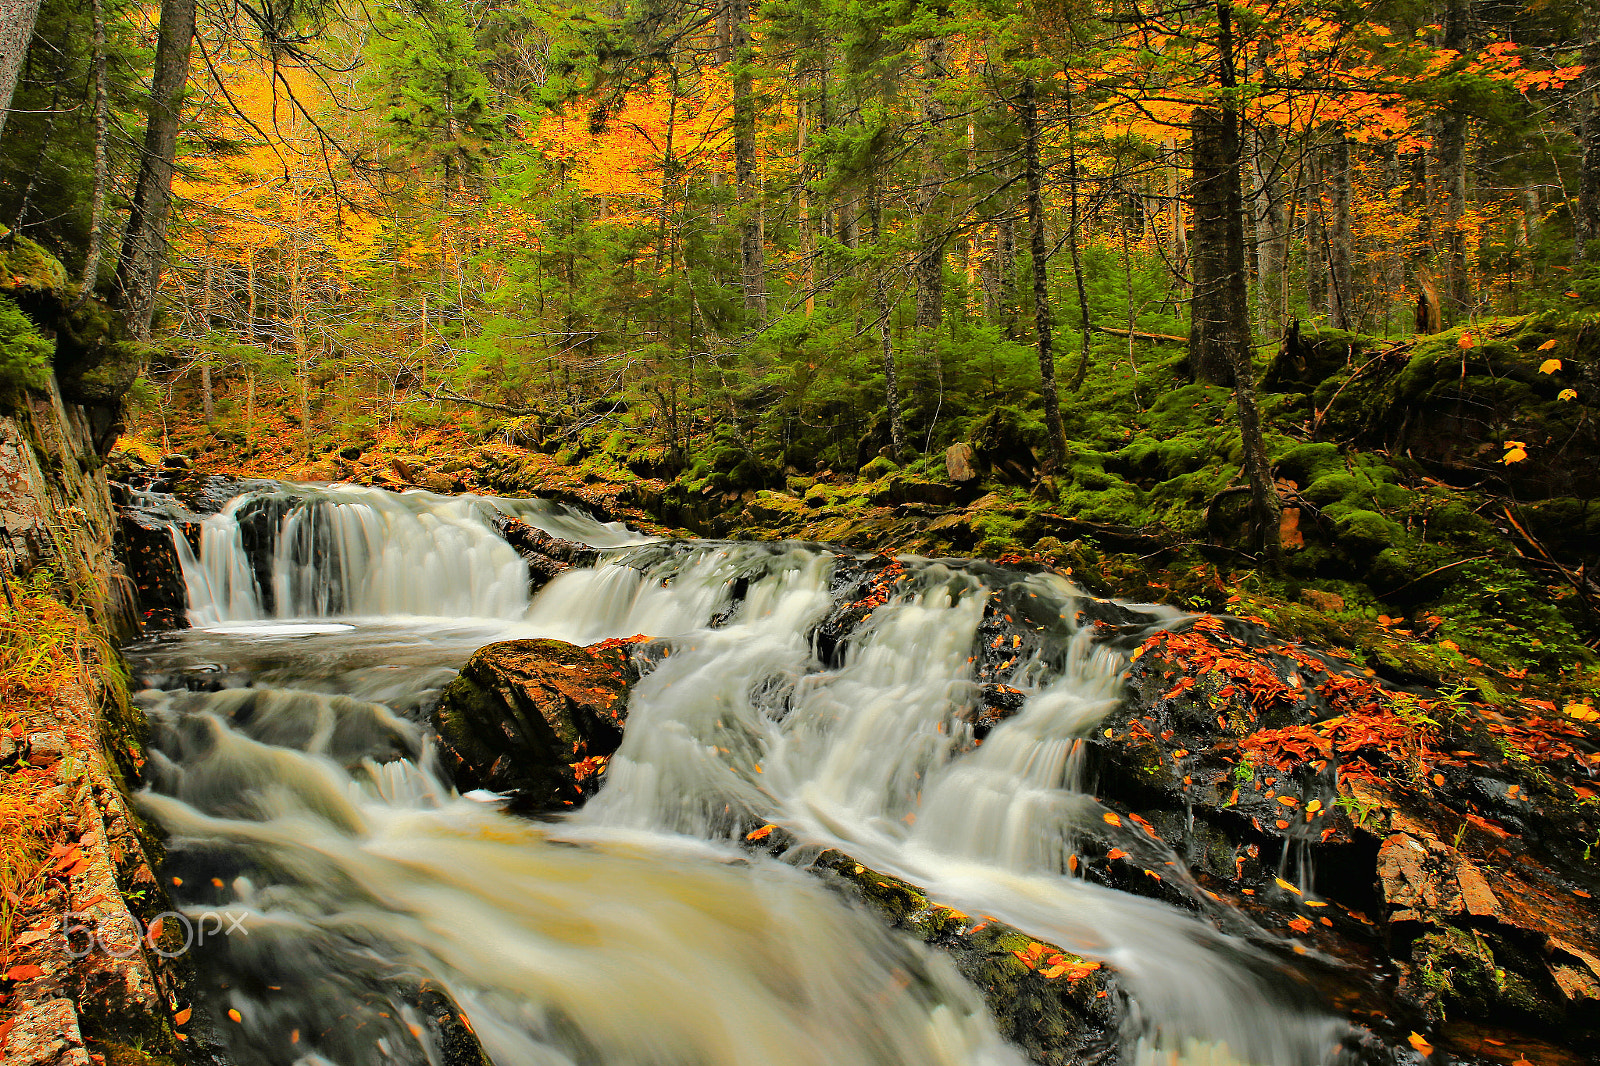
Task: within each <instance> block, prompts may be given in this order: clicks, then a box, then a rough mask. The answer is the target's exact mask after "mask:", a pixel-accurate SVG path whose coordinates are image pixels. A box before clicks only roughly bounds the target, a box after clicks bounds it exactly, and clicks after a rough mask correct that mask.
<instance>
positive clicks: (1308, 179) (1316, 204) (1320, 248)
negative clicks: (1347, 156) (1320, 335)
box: [1302, 144, 1328, 316]
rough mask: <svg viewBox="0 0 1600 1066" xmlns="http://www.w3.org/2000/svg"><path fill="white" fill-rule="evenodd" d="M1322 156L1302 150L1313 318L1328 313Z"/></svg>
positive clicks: (1308, 307)
mask: <svg viewBox="0 0 1600 1066" xmlns="http://www.w3.org/2000/svg"><path fill="white" fill-rule="evenodd" d="M1322 154H1323V150H1322V147H1321V146H1320V145H1315V144H1314V145H1312V146H1311V147H1309V148H1307V149H1306V154H1305V162H1304V164H1302V166H1303V172H1304V174H1305V187H1306V240H1305V260H1306V312H1307V313H1308V314H1310V315H1313V316H1314V315H1320V314H1325V313H1327V310H1328V227H1327V220H1326V216H1325V214H1324V211H1325V209H1326V206H1327V204H1326V201H1325V199H1324V198H1325V196H1326V190H1325V189H1324V188H1323V165H1322Z"/></svg>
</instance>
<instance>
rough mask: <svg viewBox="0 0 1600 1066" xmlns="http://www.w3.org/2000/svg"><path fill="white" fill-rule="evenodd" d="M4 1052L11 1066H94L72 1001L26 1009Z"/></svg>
mask: <svg viewBox="0 0 1600 1066" xmlns="http://www.w3.org/2000/svg"><path fill="white" fill-rule="evenodd" d="M0 1051H3V1052H4V1054H0V1061H3V1062H5V1063H7V1064H8V1066H90V1061H89V1053H88V1051H86V1050H85V1049H84V1046H83V1033H82V1031H81V1030H80V1029H79V1027H78V1011H77V1008H75V1007H74V1006H73V1005H72V1001H71V1000H70V999H49V1000H45V1001H44V1002H43V1003H38V1004H35V1005H34V1006H32V1007H28V1008H26V1009H24V1010H23V1011H22V1012H21V1013H20V1014H18V1015H17V1016H16V1017H15V1018H14V1019H12V1022H11V1025H10V1028H9V1031H8V1032H7V1033H6V1035H5V1040H4V1041H3V1043H0Z"/></svg>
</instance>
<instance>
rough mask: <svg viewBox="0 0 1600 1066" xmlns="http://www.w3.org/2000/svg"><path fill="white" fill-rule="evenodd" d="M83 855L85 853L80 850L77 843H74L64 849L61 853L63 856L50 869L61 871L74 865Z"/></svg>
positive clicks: (56, 871)
mask: <svg viewBox="0 0 1600 1066" xmlns="http://www.w3.org/2000/svg"><path fill="white" fill-rule="evenodd" d="M58 846H59V845H58ZM82 857H83V853H82V852H80V851H79V850H78V847H77V845H76V844H74V845H72V846H71V847H69V848H67V849H66V850H65V851H63V852H62V853H61V857H60V858H59V859H58V860H57V861H56V864H55V865H54V866H52V867H51V868H50V869H51V870H53V871H54V872H55V873H61V872H62V871H63V870H65V869H66V868H67V867H69V866H72V865H74V864H75V863H77V862H78V861H79V860H80V859H81V858H82Z"/></svg>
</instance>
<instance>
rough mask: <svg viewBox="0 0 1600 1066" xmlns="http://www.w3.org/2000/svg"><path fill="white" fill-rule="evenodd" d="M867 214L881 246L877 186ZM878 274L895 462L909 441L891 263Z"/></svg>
mask: <svg viewBox="0 0 1600 1066" xmlns="http://www.w3.org/2000/svg"><path fill="white" fill-rule="evenodd" d="M867 216H868V224H869V225H870V226H871V227H872V243H873V245H874V246H878V245H880V244H881V242H882V241H883V217H882V216H883V208H882V205H881V204H880V203H879V202H878V190H877V189H876V188H872V189H869V190H868V191H867ZM875 270H876V272H877V276H876V277H875V278H874V279H873V296H874V297H875V305H876V306H875V308H874V310H875V311H876V312H877V316H878V343H879V345H880V347H881V348H882V350H883V390H884V400H885V406H886V407H887V408H888V410H889V442H890V445H891V446H892V447H893V449H894V459H895V462H900V461H901V459H902V458H903V456H902V449H904V447H905V443H906V430H905V425H904V423H903V422H902V421H901V419H900V380H899V375H898V374H897V373H896V371H895V365H894V338H893V335H892V329H891V325H892V324H891V323H890V321H889V319H890V317H891V316H892V313H893V309H892V308H891V307H890V306H889V283H888V278H887V277H886V276H885V275H886V273H887V272H888V264H887V262H885V261H883V260H882V259H881V258H880V261H879V262H878V264H877V266H876V267H875Z"/></svg>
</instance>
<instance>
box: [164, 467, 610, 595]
mask: <svg viewBox="0 0 1600 1066" xmlns="http://www.w3.org/2000/svg"><path fill="white" fill-rule="evenodd" d="M497 510H498V511H501V512H503V513H506V514H509V515H511V516H513V517H517V518H521V519H523V520H524V521H527V522H528V523H530V524H531V525H534V526H536V527H538V528H539V529H542V530H544V531H545V532H546V533H549V534H551V535H552V536H557V537H562V538H570V539H577V540H582V541H584V542H586V543H589V544H593V545H595V546H596V547H610V546H614V545H618V544H625V543H629V542H631V541H637V540H639V539H641V538H639V537H638V536H637V535H635V534H633V533H631V532H630V531H628V530H626V529H625V528H623V527H622V526H620V525H615V524H613V525H603V524H601V523H599V522H596V521H594V520H592V519H588V518H585V517H584V516H582V515H579V514H576V513H574V512H571V511H567V510H565V509H563V508H559V507H552V506H550V505H548V504H545V503H543V502H541V501H537V500H515V501H513V500H498V499H490V498H485V497H477V496H439V495H435V494H434V493H431V492H422V491H420V490H416V491H411V492H407V493H404V494H396V493H392V492H386V491H384V490H382V489H372V488H362V487H358V486H353V485H331V486H310V485H298V486H289V487H286V489H285V490H283V491H272V492H258V493H250V494H247V495H244V496H240V497H238V498H237V499H235V500H232V501H231V502H229V503H228V505H227V506H226V507H224V508H223V509H222V510H221V511H220V512H219V513H217V514H215V515H212V516H211V517H210V518H207V519H206V520H205V522H204V523H203V524H202V526H201V531H200V546H199V553H198V554H196V552H195V551H194V549H193V548H192V547H191V546H190V544H189V542H188V540H187V538H186V537H184V536H183V534H182V532H181V530H179V529H177V528H176V527H175V528H174V530H173V540H174V543H175V545H176V547H177V551H178V558H179V561H180V562H181V564H182V566H183V575H184V583H185V585H186V586H187V587H188V595H189V611H190V620H191V622H193V623H194V624H196V625H217V624H224V623H230V622H251V621H256V620H259V619H263V618H316V617H330V616H337V615H350V616H356V617H385V616H390V615H421V616H436V617H476V618H502V619H514V618H518V617H520V616H521V615H522V614H523V613H524V612H526V610H527V609H528V589H527V580H526V573H527V571H526V567H525V566H524V564H523V562H522V559H521V558H520V557H519V556H518V555H517V553H516V551H515V550H514V549H513V548H512V547H511V545H509V544H507V543H506V542H505V540H504V539H503V538H501V537H500V536H499V535H498V534H497V533H496V532H495V530H494V528H493V526H491V525H490V524H489V521H488V519H489V518H490V516H492V515H493V514H494V513H495V512H496V511H497Z"/></svg>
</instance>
